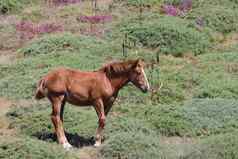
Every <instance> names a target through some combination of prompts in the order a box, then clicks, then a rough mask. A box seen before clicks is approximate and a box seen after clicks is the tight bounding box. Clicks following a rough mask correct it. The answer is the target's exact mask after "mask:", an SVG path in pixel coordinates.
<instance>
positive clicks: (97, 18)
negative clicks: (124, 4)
mask: <svg viewBox="0 0 238 159" xmlns="http://www.w3.org/2000/svg"><path fill="white" fill-rule="evenodd" d="M78 20H79V21H80V22H83V23H91V24H97V23H105V22H109V21H111V20H112V16H110V15H93V16H85V15H83V16H80V17H79V18H78Z"/></svg>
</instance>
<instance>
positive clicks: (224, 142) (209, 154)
mask: <svg viewBox="0 0 238 159" xmlns="http://www.w3.org/2000/svg"><path fill="white" fill-rule="evenodd" d="M237 143H238V137H237V132H234V133H227V134H222V135H217V136H213V137H209V138H207V139H205V140H202V142H201V143H200V144H199V145H198V146H197V147H196V148H195V150H194V151H192V152H190V153H189V154H188V155H187V156H185V157H184V158H186V159H201V158H207V159H236V158H237V156H238V152H237V149H238V144H237Z"/></svg>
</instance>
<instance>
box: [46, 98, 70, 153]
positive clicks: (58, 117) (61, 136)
mask: <svg viewBox="0 0 238 159" xmlns="http://www.w3.org/2000/svg"><path fill="white" fill-rule="evenodd" d="M49 99H50V101H51V103H52V114H51V120H52V122H53V124H54V128H55V133H56V136H57V140H58V142H59V144H62V145H63V147H64V148H65V149H69V148H71V147H72V146H71V145H70V144H69V142H68V140H67V138H66V136H65V133H64V128H63V107H64V104H65V101H64V96H54V97H49Z"/></svg>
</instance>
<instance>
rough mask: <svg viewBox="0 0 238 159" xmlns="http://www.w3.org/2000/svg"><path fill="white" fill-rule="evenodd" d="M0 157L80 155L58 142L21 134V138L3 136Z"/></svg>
mask: <svg viewBox="0 0 238 159" xmlns="http://www.w3.org/2000/svg"><path fill="white" fill-rule="evenodd" d="M0 158H3V159H18V158H35V159H42V158H47V159H64V158H72V159H79V155H78V153H77V152H76V151H71V152H70V153H69V152H67V151H65V150H64V149H63V148H62V147H60V146H59V145H56V144H46V143H45V142H43V141H39V140H36V139H32V138H29V137H26V136H24V138H23V136H21V137H19V138H16V137H1V143H0Z"/></svg>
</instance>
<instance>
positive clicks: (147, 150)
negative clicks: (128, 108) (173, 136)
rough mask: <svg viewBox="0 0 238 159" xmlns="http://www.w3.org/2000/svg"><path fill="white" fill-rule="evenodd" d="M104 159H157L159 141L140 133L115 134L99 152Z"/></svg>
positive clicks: (159, 155) (160, 156)
mask: <svg viewBox="0 0 238 159" xmlns="http://www.w3.org/2000/svg"><path fill="white" fill-rule="evenodd" d="M100 152H101V154H102V156H103V158H105V159H112V158H114V159H127V158H130V159H138V158H143V159H159V158H162V155H161V152H160V149H159V139H158V137H156V136H151V135H144V134H143V133H141V132H129V133H125V132H124V133H116V134H114V136H112V137H110V138H109V140H107V141H106V142H105V143H104V145H103V147H102V148H101V150H100Z"/></svg>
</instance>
